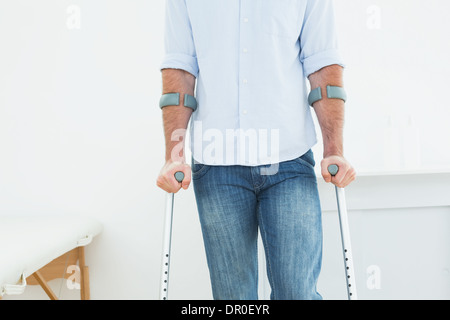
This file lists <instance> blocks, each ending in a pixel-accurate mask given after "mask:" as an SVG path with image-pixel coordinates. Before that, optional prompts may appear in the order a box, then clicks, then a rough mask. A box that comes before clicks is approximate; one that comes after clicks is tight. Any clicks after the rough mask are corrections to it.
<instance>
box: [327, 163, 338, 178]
mask: <svg viewBox="0 0 450 320" xmlns="http://www.w3.org/2000/svg"><path fill="white" fill-rule="evenodd" d="M328 172H329V173H330V174H331V175H332V176H333V177H334V176H335V175H337V173H338V172H339V167H338V166H337V165H335V164H332V165H330V166H328Z"/></svg>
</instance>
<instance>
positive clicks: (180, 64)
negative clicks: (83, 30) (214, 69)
mask: <svg viewBox="0 0 450 320" xmlns="http://www.w3.org/2000/svg"><path fill="white" fill-rule="evenodd" d="M165 19H166V20H165V34H164V44H165V55H164V58H163V61H162V63H161V66H160V68H161V70H163V69H182V70H185V71H187V72H189V73H191V74H192V75H193V76H195V77H198V73H199V67H198V62H197V55H196V51H195V45H194V39H193V35H192V27H191V24H190V21H189V15H188V11H187V7H186V1H185V0H166V18H165Z"/></svg>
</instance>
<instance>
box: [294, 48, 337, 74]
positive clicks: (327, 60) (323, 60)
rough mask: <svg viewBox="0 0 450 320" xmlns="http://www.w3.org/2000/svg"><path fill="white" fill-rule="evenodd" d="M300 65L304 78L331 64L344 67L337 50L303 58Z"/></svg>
mask: <svg viewBox="0 0 450 320" xmlns="http://www.w3.org/2000/svg"><path fill="white" fill-rule="evenodd" d="M302 63H303V70H304V74H305V77H306V78H307V77H309V76H310V75H311V74H313V73H314V72H316V71H319V70H320V69H322V68H325V67H328V66H331V65H333V64H337V65H340V66H341V67H345V64H344V61H343V60H342V57H341V56H340V54H339V52H338V50H336V49H330V50H326V51H322V52H319V53H316V54H314V55H312V56H309V57H307V58H304V59H303V60H302Z"/></svg>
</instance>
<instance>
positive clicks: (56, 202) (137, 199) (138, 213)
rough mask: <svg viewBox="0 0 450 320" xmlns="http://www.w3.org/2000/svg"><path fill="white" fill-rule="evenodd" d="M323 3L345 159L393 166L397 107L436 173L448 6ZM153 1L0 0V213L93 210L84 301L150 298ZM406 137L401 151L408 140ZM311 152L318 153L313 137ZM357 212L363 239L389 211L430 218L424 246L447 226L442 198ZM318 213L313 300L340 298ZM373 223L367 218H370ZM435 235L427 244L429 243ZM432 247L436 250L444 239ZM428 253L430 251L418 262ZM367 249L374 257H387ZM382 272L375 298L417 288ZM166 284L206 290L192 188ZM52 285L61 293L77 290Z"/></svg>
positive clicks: (388, 218) (378, 244)
mask: <svg viewBox="0 0 450 320" xmlns="http://www.w3.org/2000/svg"><path fill="white" fill-rule="evenodd" d="M336 4H337V17H338V27H339V31H340V34H341V47H342V52H343V54H344V56H345V58H346V60H347V64H348V68H347V71H346V85H347V88H348V93H349V97H350V100H349V102H348V104H347V106H348V113H347V126H346V133H345V134H346V151H347V155H348V157H349V159H350V160H351V161H352V162H353V163H354V165H355V166H356V167H357V169H358V171H360V172H362V174H363V175H364V173H365V172H366V173H367V172H372V173H373V172H392V171H394V170H395V171H402V168H404V165H405V157H404V151H403V150H401V149H402V145H403V144H404V142H403V141H404V138H405V137H408V136H406V135H404V132H405V131H404V129H405V127H406V124H407V120H408V118H409V116H410V115H411V116H412V117H413V119H414V121H415V124H416V129H417V130H418V131H419V132H420V135H419V142H420V150H421V152H420V165H417V164H414V163H413V164H411V166H410V167H409V169H410V170H413V172H414V171H415V170H434V171H436V172H439V170H441V169H442V168H445V167H450V151H449V150H448V148H445V147H444V146H446V145H448V137H449V136H450V127H449V126H447V125H446V123H447V119H448V115H449V112H448V103H447V102H446V99H445V93H446V85H447V83H446V79H447V76H446V75H447V74H448V72H449V71H450V70H449V69H450V63H449V62H448V61H447V59H446V57H448V56H449V53H450V45H449V43H448V41H446V39H447V34H446V30H448V27H449V26H448V23H449V22H448V21H447V19H446V13H447V12H448V11H449V10H450V3H449V2H448V1H445V0H430V1H419V0H414V1H412V0H408V1H406V0H399V1H387V0H373V1H367V0H358V1H356V0H352V1H342V0H339V1H336ZM368 10H369V11H368ZM163 11H164V1H162V0H159V1H145V0H132V1H130V0H128V1H125V0H122V1H119V0H95V1H87V0H71V1H68V0H51V1H50V0H45V1H32V0H17V1H1V2H0V39H1V44H0V46H1V47H0V155H1V156H0V214H2V215H8V214H30V215H39V214H58V215H73V214H80V215H89V216H93V217H95V218H97V219H98V220H100V221H101V222H102V223H103V224H104V232H103V233H102V234H101V235H100V236H99V237H97V238H96V239H95V240H94V242H93V243H92V244H91V245H90V246H89V247H88V248H87V262H88V264H89V266H90V270H91V277H90V280H91V296H92V298H93V299H156V298H157V297H158V286H159V268H160V254H161V244H162V243H161V242H162V228H163V212H164V203H165V194H164V192H162V191H160V190H158V189H157V188H156V186H155V179H156V177H157V174H158V171H159V169H160V167H161V166H162V164H163V136H162V127H161V114H160V111H159V109H158V107H157V104H158V100H159V96H160V88H161V84H160V73H159V69H158V66H159V63H160V61H161V58H162V51H163V48H162V41H163V38H162V36H163V34H162V24H163ZM78 13H79V14H80V15H79V17H80V20H78V15H77V14H78ZM378 13H379V15H378ZM378 17H379V18H378ZM78 23H79V24H78ZM447 82H448V81H447ZM389 117H391V119H392V120H393V123H394V125H396V126H398V131H399V132H398V136H397V140H398V141H399V143H398V145H397V144H396V142H395V141H396V138H395V137H396V133H395V128H394V129H393V130H391V132H390V133H389V132H388V131H387V130H386V123H387V119H388V118H389ZM388 133H389V134H388ZM385 135H387V138H388V140H387V141H390V142H391V143H390V145H386V144H385V139H384V137H385ZM393 137H394V138H393ZM409 143H410V144H412V146H414V141H412V142H411V141H410V142H409ZM412 148H413V147H409V149H407V151H408V150H409V151H410V150H411V149H412ZM392 150H394V151H395V150H401V151H400V153H399V154H396V153H395V152H394V151H392ZM315 151H316V157H317V160H318V161H320V153H321V146H320V145H318V146H317V147H316V148H315ZM396 156H398V157H399V160H398V161H397V163H396V160H395V157H396ZM391 179H394V180H393V181H395V178H391ZM420 179H421V178H418V179H417V183H420ZM391 182H392V181H391ZM430 183H432V181H431V182H430ZM378 187H379V188H383V185H382V184H380V185H378ZM324 190H325V191H324V192H327V191H326V189H324ZM350 191H351V190H350ZM391 196H392V197H395V194H392V195H391ZM387 197H389V196H387ZM382 200H383V199H381V200H380V201H382ZM330 201H331V200H330ZM358 210H360V211H358V212H356V213H354V214H353V213H352V215H353V216H351V218H352V221H353V222H352V223H355V225H354V228H355V229H359V228H365V229H364V230H366V231H367V232H369V231H370V232H373V233H374V237H376V230H379V228H380V227H381V226H383V225H388V224H389V223H392V221H394V222H395V223H396V224H398V225H402V224H403V222H404V223H405V224H406V225H409V226H410V227H411V228H413V229H415V230H417V232H420V230H421V226H422V225H423V222H424V221H429V220H424V219H432V222H430V226H429V228H428V229H426V231H424V235H423V236H424V237H426V238H427V239H428V240H429V239H432V240H433V239H435V240H436V241H438V240H439V239H437V238H436V237H431V238H430V236H432V235H433V234H434V228H436V227H440V228H444V230H442V231H440V233H439V234H442V235H445V230H448V223H449V216H448V215H449V210H448V207H446V206H444V207H440V209H436V210H434V209H433V210H434V211H433V214H432V215H427V216H424V215H423V213H421V212H422V211H421V210H419V209H417V210H416V211H414V215H413V218H412V219H409V216H407V215H406V214H404V213H405V212H404V211H402V210H403V209H401V208H400V209H399V208H398V209H395V210H393V209H389V208H384V209H383V212H382V213H380V212H379V211H377V210H366V211H364V215H363V214H361V212H363V211H361V210H363V209H361V208H359V209H358ZM331 214H332V213H329V212H327V213H325V214H324V215H325V218H324V229H325V231H326V235H325V244H326V247H325V249H324V250H325V251H324V252H325V253H327V252H333V253H330V254H327V255H326V256H324V272H323V277H322V279H323V280H321V288H322V289H323V293H324V296H325V297H326V298H327V297H328V298H343V297H345V292H342V287H339V288H338V287H336V286H334V281H335V280H333V279H336V278H335V277H334V275H335V272H336V271H335V270H334V269H333V268H328V266H329V265H330V264H331V265H333V264H336V265H338V264H341V261H340V259H341V256H340V252H339V251H338V250H339V247H336V243H335V242H333V240H332V239H334V237H335V236H336V232H337V225H336V224H335V222H336V221H335V220H333V219H334V218H335V215H334V216H332V215H331ZM366 218H367V219H366ZM374 220H376V221H377V222H376V223H375V224H370V223H369V222H368V221H374ZM333 221H334V222H333ZM371 225H372V226H375V227H374V228H370V226H371ZM335 227H336V228H335ZM445 227H447V229H445ZM333 230H334V231H333ZM357 234H360V233H358V232H357ZM413 235H414V233H407V234H406V237H412V236H413ZM355 237H357V235H356V236H355ZM389 237H390V238H389V239H384V240H383V238H382V237H380V239H379V240H377V241H375V240H374V241H372V242H370V241H361V242H358V243H356V244H355V246H356V248H354V251H355V253H357V252H359V253H361V252H366V253H367V252H377V251H374V249H378V248H383V249H385V250H387V252H391V253H392V251H389V250H390V249H391V247H390V243H392V240H396V238H395V237H396V234H395V232H394V231H392V232H391V233H389ZM441 238H442V237H441ZM415 241H416V240H415ZM433 241H434V240H433ZM433 241H431V240H429V241H428V242H426V243H427V244H429V245H430V246H432V245H433V244H434V242H433ZM418 242H419V243H420V241H418ZM415 243H416V242H414V241H412V242H410V243H409V244H410V245H414V244H415ZM447 244H448V242H447ZM333 248H334V249H336V250H334V249H333ZM439 248H444V247H442V243H440V246H439ZM447 249H448V247H447ZM380 250H381V249H380ZM447 251H448V250H447ZM383 252H386V251H383ZM414 255H415V252H414V250H411V249H408V250H407V253H405V255H404V259H405V261H409V262H411V263H413V262H412V261H414V259H415V256H414ZM438 256H439V252H435V253H434V255H432V256H431V261H433V259H437V258H436V257H438ZM370 259H372V261H371V262H370V263H371V264H377V265H381V266H383V265H385V264H384V263H385V262H386V260H387V259H390V255H386V256H385V255H383V254H379V255H374V256H370ZM408 259H409V260H408ZM449 260H450V259H449V257H447V256H444V258H443V260H442V261H437V262H436V263H438V262H439V267H441V266H443V268H444V270H445V266H447V267H449V266H448V264H449ZM409 262H408V263H409ZM368 263H369V262H368ZM430 265H433V264H432V263H430ZM427 266H428V265H427ZM366 267H367V265H365V264H364V265H363V264H361V270H360V272H359V277H360V279H362V280H363V281H362V285H363V286H364V282H365V281H364V280H365V279H364V277H365V272H366ZM391 267H393V266H391ZM389 268H390V267H389ZM443 272H444V273H445V271H443ZM447 272H448V269H447ZM394 278H395V277H394ZM55 281H56V280H55ZM390 281H391V282H390V283H391V286H390V291H383V290H379V291H377V292H376V294H375V291H371V293H370V292H368V291H367V290H366V293H364V294H365V297H366V298H386V297H387V298H392V297H398V295H393V294H390V293H389V292H396V293H398V294H399V295H400V296H401V294H402V293H403V294H404V296H405V297H406V298H414V297H415V296H414V294H411V292H413V293H414V291H411V290H409V289H408V287H407V286H406V287H405V286H403V285H402V283H401V282H395V279H392V280H390ZM171 285H172V286H171V298H173V299H185V298H189V299H209V298H211V293H210V288H209V276H208V272H207V268H206V262H205V256H204V251H203V244H202V239H201V234H200V226H199V222H198V218H197V213H196V208H195V199H194V194H193V191H192V188H191V189H189V190H188V191H187V192H182V193H180V194H179V195H177V197H176V204H175V222H174V240H173V260H172V273H171ZM54 286H55V288H59V286H60V285H59V283H58V282H55V283H54ZM388 287H389V286H388ZM427 288H428V287H427ZM431 288H432V289H433V288H434V289H436V287H433V285H431ZM439 288H440V287H439ZM419 289H420V288H419ZM419 289H418V291H417V293H418V295H419V292H420V290H419ZM64 290H65V291H64ZM64 290H63V293H62V294H61V295H62V297H63V298H64V297H67V298H69V297H74V296H75V295H74V293H73V292H70V291H68V290H66V289H64ZM55 291H57V292H59V290H55ZM438 292H439V294H437V296H438V297H445V298H448V297H449V292H448V291H445V290H441V291H439V290H438ZM364 294H363V296H362V297H364ZM42 297H43V296H42V294H41V291H39V290H35V289H34V288H29V289H27V292H26V293H25V295H24V296H21V297H20V298H42ZM416 297H417V296H416Z"/></svg>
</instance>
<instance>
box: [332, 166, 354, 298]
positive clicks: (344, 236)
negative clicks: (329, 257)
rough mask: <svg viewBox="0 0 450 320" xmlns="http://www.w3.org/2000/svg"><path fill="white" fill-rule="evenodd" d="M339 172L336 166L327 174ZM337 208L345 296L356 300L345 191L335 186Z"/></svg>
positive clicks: (333, 174)
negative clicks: (345, 282) (343, 266)
mask: <svg viewBox="0 0 450 320" xmlns="http://www.w3.org/2000/svg"><path fill="white" fill-rule="evenodd" d="M338 171H339V167H338V166H337V165H331V166H329V167H328V172H329V173H330V174H331V175H332V176H335V175H336V174H337V173H338ZM335 189H336V199H337V207H338V213H339V224H340V229H341V240H342V250H343V254H344V265H345V276H346V281H347V295H348V299H349V300H357V299H358V296H357V293H356V282H355V269H354V267H353V255H352V248H351V240H350V228H349V224H348V214H347V204H346V201H345V190H344V189H343V188H339V187H337V186H335Z"/></svg>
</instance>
